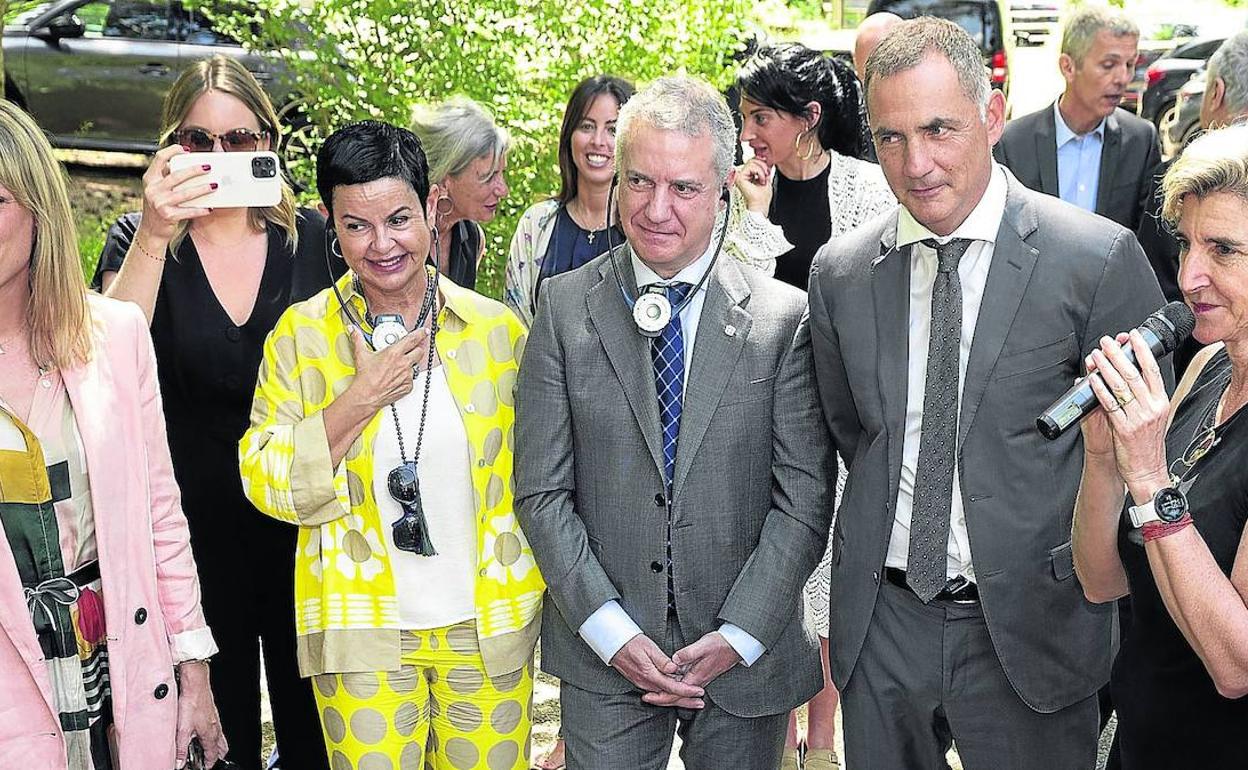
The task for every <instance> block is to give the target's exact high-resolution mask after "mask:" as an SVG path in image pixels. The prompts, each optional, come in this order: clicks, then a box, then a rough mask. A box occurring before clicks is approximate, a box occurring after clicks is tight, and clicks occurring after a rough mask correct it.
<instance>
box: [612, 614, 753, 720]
mask: <svg viewBox="0 0 1248 770" xmlns="http://www.w3.org/2000/svg"><path fill="white" fill-rule="evenodd" d="M739 662H741V656H740V655H738V654H737V651H736V650H734V649H733V648H732V645H730V644H728V640H726V639H724V637H723V635H722V634H720V633H719V632H718V631H712V632H710V633H709V634H706V635H705V636H703V637H702V638H701V639H699V640H697V641H696V642H694V643H693V644H690V645H688V646H686V647H682V648H681V649H679V650H677V651H676V654H675V655H673V656H672V657H670V658H669V657H667V655H665V654H664V653H663V651H662V650H661V649H659V646H658V645H657V644H655V643H654V642H653V641H652V640H651V639H650V638H649V637H648V636H646V635H645V634H637V635H636V636H634V637H633V638H632V639H630V640H628V642H627V643H626V644H625V645H624V646H623V647H621V648H620V649H619V651H618V652H617V653H615V656H614V657H613V658H611V666H612V668H614V669H615V670H616V671H619V672H620V673H621V674H623V675H624V677H625V678H626V679H628V681H630V682H632V683H633V684H635V685H637V687H639V688H640V689H641V690H643V691H644V692H645V694H644V695H642V696H641V699H642V700H643V701H645V702H646V703H649V704H650V705H652V706H671V707H674V708H686V709H700V708H702V707H704V706H705V705H706V701H705V695H706V690H705V688H706V685H708V684H710V682H711V681H712V680H713V679H715V677H717V676H719V675H720V674H722V673H724V672H725V671H727V670H728V669H730V668H732V667H733V666H735V665H737V663H739Z"/></svg>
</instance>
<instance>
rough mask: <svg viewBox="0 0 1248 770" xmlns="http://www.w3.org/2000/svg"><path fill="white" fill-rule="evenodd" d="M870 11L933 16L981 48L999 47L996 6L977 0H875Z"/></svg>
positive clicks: (998, 24) (910, 17)
mask: <svg viewBox="0 0 1248 770" xmlns="http://www.w3.org/2000/svg"><path fill="white" fill-rule="evenodd" d="M869 10H870V11H871V12H872V13H874V12H876V11H890V12H892V13H895V14H897V15H898V16H900V17H902V18H903V19H913V18H914V17H916V16H936V17H939V18H941V19H948V20H949V21H952V22H953V23H955V24H957V25H958V26H959V27H961V28H962V29H964V30H966V31H967V33H968V34H970V36H971V37H972V38H974V40H975V43H976V44H977V45H979V47H980V48H981V49H983V50H984V51H996V50H998V49H1000V48H1002V44H1001V29H1000V23H999V22H998V20H997V17H998V12H997V6H996V5H994V4H992V3H986V2H977V1H976V0H876V1H875V2H872V3H871V5H870V8H869Z"/></svg>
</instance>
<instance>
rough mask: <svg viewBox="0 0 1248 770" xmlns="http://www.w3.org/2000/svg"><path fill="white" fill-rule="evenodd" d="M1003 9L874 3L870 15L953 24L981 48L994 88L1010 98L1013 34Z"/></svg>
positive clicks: (986, 3) (984, 2) (948, 1)
mask: <svg viewBox="0 0 1248 770" xmlns="http://www.w3.org/2000/svg"><path fill="white" fill-rule="evenodd" d="M1001 7H1002V2H1001V0H871V2H870V4H869V5H867V15H870V14H873V13H877V12H879V11H888V12H890V13H895V14H897V15H898V16H900V17H901V18H903V19H913V18H915V17H916V16H935V17H937V18H941V19H947V20H949V21H952V22H953V23H955V24H957V25H958V26H959V27H961V28H962V29H964V30H966V31H967V33H969V34H970V36H971V37H972V38H973V39H974V40H975V42H976V43H978V44H979V48H980V50H982V51H983V52H984V63H985V64H987V65H988V68H989V70H990V71H991V73H992V87H993V88H996V89H999V90H1000V91H1001V92H1002V93H1004V94H1005V95H1006V97H1007V98H1008V97H1009V95H1010V53H1011V51H1013V49H1014V34H1013V33H1012V32H1011V31H1010V30H1008V29H1006V25H1007V24H1008V22H1007V18H1008V15H1007V14H1004V13H1002V11H1001Z"/></svg>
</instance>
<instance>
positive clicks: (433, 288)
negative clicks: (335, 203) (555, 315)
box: [325, 227, 609, 347]
mask: <svg viewBox="0 0 1248 770" xmlns="http://www.w3.org/2000/svg"><path fill="white" fill-rule="evenodd" d="M333 237H334V231H333V228H331V227H326V228H325V268H326V269H327V270H328V271H329V286H330V288H331V289H333V290H334V296H335V297H337V298H338V304H339V305H340V306H341V307H342V312H343V314H344V315H346V317H347V322H348V323H350V324H351V325H352V326H354V327H355V328H356V329H358V330H359V332H360V334H363V335H364V341H365V342H367V343H368V346H369V347H373V335H372V334H370V333H369V332H367V331H365V329H364V319H361V318H360V317H359V315H358V314H357V313H356V312H355V308H354V307H353V306H352V305H351V304H350V303H348V302H347V300H346V299H345V298H344V297H343V296H342V292H341V291H339V290H338V282H337V281H335V280H334V265H333V263H332V262H331V261H330V259H329V257H330V255H331V254H333V253H334V250H333V245H332V242H331V240H330V239H331V238H333ZM432 237H433V251H434V253H435V254H436V253H437V248H438V230H437V228H433V230H432ZM608 246H609V244H608ZM337 256H339V257H340V258H341V256H342V253H341V251H339V252H338V255H337ZM425 266H426V270H427V269H428V267H430V266H432V267H433V268H434V269H433V271H432V275H429V274H428V272H426V281H425V297H424V299H423V300H422V301H421V304H420V313H419V314H418V315H417V317H416V325H415V326H414V327H413V328H415V329H419V328H420V327H422V326H424V325H425V319H427V318H428V317H429V313H430V312H432V311H433V309H434V308H435V307H437V304H438V298H437V297H438V270H437V266H436V265H434V264H433V261H432V260H431V259H427V260H426V264H425ZM355 280H356V281H357V283H356V291H357V292H359V294H360V296H361V297H362V296H363V295H364V292H363V290H362V289H360V287H359V283H358V280H359V279H358V277H356V279H355ZM365 302H366V303H367V300H365ZM364 312H365V314H366V315H367V314H368V310H367V309H365V311H364ZM368 326H369V328H372V326H373V323H372V320H371V317H370V319H369V322H368Z"/></svg>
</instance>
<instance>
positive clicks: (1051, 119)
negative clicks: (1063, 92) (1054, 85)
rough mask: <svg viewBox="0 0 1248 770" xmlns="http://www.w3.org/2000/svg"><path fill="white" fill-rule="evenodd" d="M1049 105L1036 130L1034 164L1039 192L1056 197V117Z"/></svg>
mask: <svg viewBox="0 0 1248 770" xmlns="http://www.w3.org/2000/svg"><path fill="white" fill-rule="evenodd" d="M1054 109H1056V108H1055V107H1054V106H1053V105H1049V110H1048V112H1047V113H1046V116H1047V117H1046V118H1045V119H1044V120H1042V121H1040V125H1039V127H1038V128H1037V130H1036V164H1037V165H1038V166H1039V167H1040V192H1042V193H1047V194H1049V195H1053V196H1058V195H1060V192H1059V190H1058V183H1057V115H1056V114H1055V113H1054V112H1053V111H1054Z"/></svg>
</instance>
